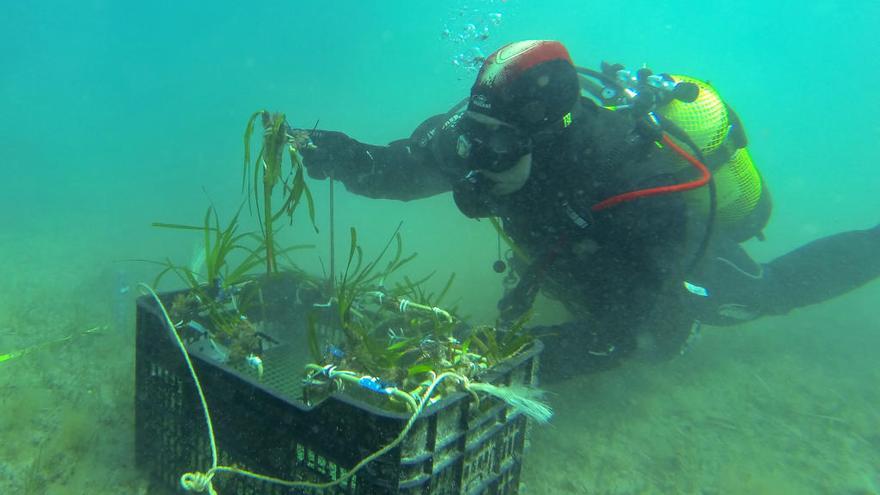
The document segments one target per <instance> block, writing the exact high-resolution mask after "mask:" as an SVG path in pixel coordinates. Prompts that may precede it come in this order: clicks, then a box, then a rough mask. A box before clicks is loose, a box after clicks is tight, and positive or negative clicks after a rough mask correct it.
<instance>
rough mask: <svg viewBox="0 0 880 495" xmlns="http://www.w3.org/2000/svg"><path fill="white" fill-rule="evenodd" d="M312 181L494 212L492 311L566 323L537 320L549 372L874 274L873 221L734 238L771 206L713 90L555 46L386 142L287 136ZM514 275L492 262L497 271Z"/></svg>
mask: <svg viewBox="0 0 880 495" xmlns="http://www.w3.org/2000/svg"><path fill="white" fill-rule="evenodd" d="M291 137H292V140H293V142H294V143H295V144H296V145H297V148H298V149H299V151H300V152H301V154H302V156H303V159H304V163H305V165H306V168H307V170H308V173H309V175H310V176H311V177H313V178H316V179H323V178H326V177H328V176H330V175H331V174H332V176H333V177H334V178H335V179H336V180H340V181H342V182H343V183H344V184H345V186H346V187H347V189H348V190H350V191H351V192H353V193H356V194H359V195H363V196H367V197H372V198H386V199H398V200H413V199H418V198H424V197H427V196H432V195H435V194H440V193H444V192H449V191H452V194H453V198H454V200H455V204H456V205H457V207H458V208H459V210H460V211H461V212H462V213H463V214H465V215H466V216H468V217H471V218H487V217H495V218H497V219H498V220H499V224H498V225H500V227H499V229H501V230H503V232H502V231H501V230H499V235H502V236H503V237H504V238H505V240H507V241H508V242H509V243H510V244H511V246H512V252H513V253H514V254H513V255H512V256H510V257H509V260H508V261H509V262H510V265H511V266H510V267H509V270H510V272H509V274H508V278H509V279H513V280H514V283H512V284H510V285H509V286H508V287H507V289H506V292H505V295H504V297H503V298H502V299H501V301H500V302H499V305H498V306H499V311H500V315H501V321H502V322H507V323H510V322H513V321H516V320H517V319H518V318H520V317H521V316H522V315H524V314H526V313H527V311H528V310H529V309H530V307H531V306H532V304H533V302H534V300H535V297H536V295H537V294H538V292H539V291H544V293H546V294H547V295H548V296H550V297H553V298H556V299H558V300H559V301H561V302H562V303H563V304H564V305H565V307H566V308H567V309H568V310H569V312H570V313H571V314H572V315H573V317H572V320H571V321H569V322H567V323H564V324H560V325H554V326H544V327H535V328H533V331H535V332H536V334H537V335H538V336H540V338H541V339H542V341H543V342H544V344H545V351H544V354H543V356H542V375H543V376H547V375H550V377H555V378H565V377H569V376H572V375H574V374H576V373H582V372H585V371H590V370H598V369H603V368H607V367H609V366H612V365H614V364H616V363H619V362H620V359H621V358H623V357H625V356H628V355H632V354H633V353H634V352H635V351H636V350H639V351H642V350H645V351H647V352H649V353H651V354H653V355H675V354H677V353H680V352H682V351H683V349H684V348H685V347H686V346H687V344H688V342H689V341H690V339H691V338H692V337H693V336H694V335H695V332H697V331H698V330H699V327H700V325H701V324H711V325H731V324H736V323H739V322H743V321H748V320H752V319H755V318H758V317H760V316H765V315H781V314H785V313H788V312H789V311H791V310H792V309H795V308H800V307H803V306H807V305H810V304H815V303H819V302H822V301H826V300H828V299H831V298H833V297H836V296H838V295H841V294H843V293H845V292H847V291H850V290H852V289H854V288H856V287H859V286H861V285H863V284H865V283H867V282H869V281H871V280H872V279H874V278H876V277H877V276H878V275H880V256H878V255H877V253H878V252H880V225H878V226H875V227H873V228H871V229H869V230H864V231H853V232H845V233H840V234H837V235H833V236H829V237H826V238H823V239H819V240H816V241H814V242H812V243H810V244H807V245H805V246H803V247H801V248H799V249H796V250H795V251H793V252H790V253H788V254H785V255H783V256H781V257H779V258H777V259H774V260H772V261H770V262H769V263H765V264H761V263H758V262H755V261H753V260H752V259H751V258H750V257H749V255H748V254H747V253H746V252H745V250H744V249H743V248H742V247H741V246H740V243H742V242H744V241H746V240H748V239H750V238H753V237H758V238H761V237H762V234H761V231H762V229H763V228H764V226H765V225H766V223H767V221H768V219H769V217H770V211H771V200H770V195H769V192H768V189H767V186H766V184H765V182H764V180H763V178H762V177H761V175H760V173H759V172H758V170H757V168H756V167H755V166H754V163H753V162H752V160H751V157H750V156H749V153H748V149H747V144H748V143H747V140H746V135H745V131H744V130H743V128H742V124H741V123H740V121H739V119H738V118H737V116H736V114H735V113H734V112H733V110H732V109H731V108H730V107H729V106H728V105H727V104H725V103H724V102H723V101H722V100H721V99H720V97H719V95H718V93H717V92H716V91H715V90H714V89H713V88H712V87H711V86H710V85H708V84H707V83H704V82H702V81H699V80H696V79H693V78H689V77H686V76H671V75H668V74H654V73H652V72H651V71H650V70H648V69H640V70H638V71H628V70H626V69H625V68H624V67H622V66H619V65H610V64H603V65H602V68H601V70H599V71H593V70H589V69H585V68H580V67H576V66H575V65H574V64H573V62H572V60H571V58H570V56H569V54H568V51H567V50H566V48H565V47H564V46H563V45H562V44H561V43H559V42H556V41H521V42H516V43H511V44H508V45H505V46H503V47H502V48H500V49H499V50H497V51H496V52H494V53H493V54H492V55H490V56H489V57H488V58H487V59H486V60H485V62H484V63H483V65H482V67H481V69H480V71H479V73H478V75H477V78H476V81H475V83H474V85H473V87H472V89H471V92H470V97H469V98H467V99H466V100H464V101H463V102H462V103H461V104H459V105H458V106H457V107H456V108H453V109H452V110H450V111H449V112H447V113H445V114H440V115H435V116H433V117H431V118H429V119H427V120H426V121H424V123H422V124H421V125H420V126H419V127H418V128H417V129H416V130H415V131H414V132H413V133H412V135H411V136H410V137H409V138H408V139H401V140H398V141H394V142H392V143H390V144H388V145H387V146H375V145H370V144H364V143H360V142H358V141H356V140H354V139H352V138H350V137H348V136H347V135H345V134H342V133H340V132H333V131H325V130H311V131H305V130H296V131H293V132H292V136H291ZM505 270H508V268H507V267H505V263H504V262H502V261H500V260H499V262H496V271H499V272H503V271H505Z"/></svg>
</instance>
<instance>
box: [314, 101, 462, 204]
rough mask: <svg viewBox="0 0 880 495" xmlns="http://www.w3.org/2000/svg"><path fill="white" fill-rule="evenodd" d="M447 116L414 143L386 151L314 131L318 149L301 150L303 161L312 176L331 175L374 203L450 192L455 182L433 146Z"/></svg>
mask: <svg viewBox="0 0 880 495" xmlns="http://www.w3.org/2000/svg"><path fill="white" fill-rule="evenodd" d="M443 117H445V115H437V116H434V117H431V118H430V119H428V120H426V121H425V122H424V123H422V125H420V126H419V127H418V128H417V129H416V131H415V132H414V133H413V135H412V136H411V137H410V138H408V139H400V140H397V141H394V142H392V143H390V144H388V145H387V146H376V145H371V144H365V143H361V142H359V141H357V140H355V139H352V138H350V137H349V136H347V135H345V134H343V133H341V132H334V131H323V130H316V131H312V132H310V133H309V137H310V138H311V140H312V142H313V143H314V145H315V147H314V148H311V149H303V150H301V152H302V155H303V159H304V160H303V161H304V163H305V165H306V168H307V169H308V172H309V175H310V176H311V177H313V178H316V179H324V178H327V177H329V176H330V175H331V174H332V175H333V178H334V179H336V180H339V181H341V182H342V183H343V184H345V187H346V188H347V189H348V190H349V191H351V192H353V193H355V194H359V195H362V196H367V197H371V198H383V199H399V200H404V201H408V200H412V199H418V198H425V197H428V196H433V195H435V194H439V193H442V192H446V191H449V190H451V189H452V182H451V179H450V176H449V174H448V173H444V170H445V168H444V166H443V163H441V162H440V160H439V159H438V157H437V153H435V152H434V149H435V148H436V146H435V143H434V142H433V139H435V138H436V136H437V134H438V131H437V129H438V128H439V127H440V126H441V125H442V124H443V122H444V121H445V119H444V118H443Z"/></svg>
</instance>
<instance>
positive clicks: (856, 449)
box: [0, 0, 880, 495]
mask: <svg viewBox="0 0 880 495" xmlns="http://www.w3.org/2000/svg"><path fill="white" fill-rule="evenodd" d="M2 12H3V14H2V15H0V41H2V43H0V46H2V49H0V116H2V119H0V150H2V163H3V164H2V170H3V172H4V174H5V179H4V180H2V181H0V218H2V223H0V225H2V227H3V230H2V231H0V241H2V244H0V263H2V273H3V277H2V278H0V438H2V441H0V494H12V493H17V494H37V493H40V494H42V493H46V494H77V495H79V494H85V493H89V494H108V495H109V494H114V495H115V494H120V493H143V494H146V493H159V492H158V489H155V488H151V486H153V485H154V483H153V482H152V481H151V480H150V479H148V477H147V475H146V474H145V472H144V471H142V470H139V469H138V466H137V465H136V462H135V457H134V437H133V421H134V419H133V418H134V400H133V397H134V379H133V361H134V300H135V297H136V296H137V295H139V292H138V289H137V285H136V284H137V283H138V282H140V281H143V282H148V283H152V282H153V280H154V278H155V277H156V275H157V273H158V272H159V270H160V269H161V267H159V266H158V265H156V264H153V263H149V262H144V261H139V260H154V261H159V262H162V261H163V260H166V259H168V260H173V261H174V262H175V263H179V264H182V265H189V264H190V263H191V260H193V259H194V258H195V257H197V256H198V252H199V248H200V246H201V238H200V237H199V234H198V233H195V234H194V233H191V232H186V231H181V230H175V229H162V228H156V227H153V226H151V224H152V223H153V222H165V223H176V224H190V225H201V223H202V220H203V217H204V214H205V209H206V208H207V207H208V206H209V205H212V204H213V205H214V206H215V207H216V208H217V211H218V213H219V214H220V217H221V219H229V218H231V217H232V216H233V215H234V214H235V212H236V211H237V209H238V208H239V206H240V205H241V204H242V202H243V200H245V198H246V197H247V196H246V194H245V193H243V192H242V158H243V152H244V151H243V141H242V135H243V133H244V131H245V125H246V123H247V119H248V118H249V117H250V116H251V115H252V114H253V113H254V112H255V111H257V110H260V109H267V110H270V111H280V112H284V113H285V114H286V115H287V118H288V119H289V121H290V122H291V123H292V124H293V125H295V126H298V127H302V128H309V129H310V128H312V127H314V126H316V125H318V126H319V127H320V128H322V129H332V130H338V131H342V132H345V133H346V134H348V135H349V136H351V137H353V138H355V139H358V140H360V141H363V142H367V143H373V144H385V143H388V142H390V141H392V140H395V139H400V138H404V137H408V136H409V135H410V133H411V132H412V131H413V130H414V129H415V127H416V126H417V125H418V124H419V123H421V122H422V121H423V120H424V119H425V118H427V117H429V116H431V115H434V114H438V113H443V112H446V111H447V110H448V109H449V108H450V107H452V106H453V105H454V104H456V103H457V102H458V101H460V100H461V99H462V98H464V97H466V96H467V95H468V91H469V89H470V86H471V84H472V82H473V80H474V77H475V75H476V72H475V67H476V64H478V62H479V60H480V57H481V56H485V55H488V54H489V53H491V52H492V51H493V50H495V49H496V48H498V47H500V46H501V45H503V44H505V43H509V42H512V41H516V40H523V39H556V40H560V41H562V42H563V43H565V44H566V46H567V47H568V49H569V51H570V53H571V56H572V58H573V59H574V60H575V62H576V63H577V64H579V65H584V66H588V67H598V65H599V63H600V62H601V61H603V60H604V61H610V62H620V63H623V64H625V65H627V66H630V67H639V66H641V65H643V64H645V65H647V66H649V67H651V68H653V69H654V70H656V71H658V72H669V73H684V74H689V75H692V76H694V77H698V78H702V79H706V80H709V81H711V83H712V85H713V86H714V87H715V88H716V89H718V91H719V92H720V94H721V95H723V97H724V99H725V101H727V102H728V103H729V104H731V105H732V106H733V107H734V108H736V111H737V113H738V114H739V116H740V118H741V119H742V120H743V122H744V124H745V127H746V129H747V130H748V134H749V140H750V141H749V144H750V152H751V154H752V157H753V158H754V159H755V161H756V164H757V166H758V167H759V168H760V170H761V173H762V175H763V177H764V179H765V180H766V182H767V184H768V185H769V187H770V190H771V192H772V194H773V200H774V211H773V217H772V219H771V221H770V224H769V226H768V227H767V229H766V230H765V234H766V240H765V241H763V242H759V241H750V242H749V243H747V244H746V248H747V249H748V251H749V252H750V253H751V254H752V255H753V256H754V257H755V259H758V260H760V261H768V260H770V259H773V258H774V257H776V256H779V255H781V254H783V253H786V252H789V251H791V250H792V249H795V248H796V247H798V246H801V245H803V244H805V243H807V242H809V241H811V240H814V239H816V238H819V237H822V236H827V235H830V234H834V233H837V232H840V231H844V230H855V229H865V228H869V227H873V226H875V225H877V222H878V221H880V194H878V191H880V169H878V162H880V152H878V146H877V143H878V142H880V120H878V118H877V113H878V111H880V92H878V91H877V90H876V81H878V80H880V58H878V57H877V53H876V52H877V50H876V48H877V37H876V30H877V26H878V24H880V2H875V1H868V0H857V1H852V2H836V1H811V2H804V1H799V2H794V1H787V0H780V1H775V2H763V1H758V0H746V1H742V2H729V1H716V0H711V1H707V2H701V3H695V2H688V1H684V0H650V1H647V0H633V1H628V2H585V1H571V0H566V1H554V2H538V1H534V0H533V1H527V0H507V1H500V0H494V1H493V0H473V1H467V2H465V1H462V0H448V1H444V2H426V1H412V2H404V1H397V0H395V1H383V2H363V1H353V0H346V1H329V2H296V1H286V2H285V1H281V2H260V1H257V2H236V1H229V0H218V1H213V2H203V1H190V2H179V1H167V0H159V1H153V2H122V1H112V0H108V1H100V0H92V1H73V0H66V1H65V0H58V1H49V2H12V1H6V2H4V5H3V8H2ZM308 184H309V187H310V188H311V191H312V193H313V194H314V199H315V208H316V214H317V221H316V223H317V227H318V232H317V233H316V232H315V230H314V229H313V228H312V226H311V224H310V222H309V219H308V215H307V214H306V211H305V209H304V208H301V209H300V210H299V211H297V213H296V215H295V217H294V220H293V226H292V227H288V228H286V229H285V230H283V231H282V233H281V234H280V236H281V237H280V239H279V242H281V243H282V244H312V245H314V247H313V248H311V249H308V250H302V251H296V252H294V254H293V258H294V261H295V262H296V263H297V265H298V266H300V267H302V268H303V269H305V270H307V271H309V272H311V273H314V274H318V275H320V274H322V273H325V272H326V270H327V267H328V266H329V265H328V263H329V261H328V260H329V258H328V254H327V253H328V251H329V249H328V244H329V220H328V209H329V208H328V206H329V191H328V183H327V182H326V181H315V180H311V179H308ZM334 210H335V230H336V253H337V255H339V256H345V255H346V254H347V253H348V249H349V236H348V233H349V227H354V228H356V229H357V231H358V239H359V241H360V242H361V244H362V245H363V247H364V251H365V252H366V253H376V252H378V251H379V250H380V249H381V248H382V246H383V245H384V244H385V242H386V241H387V239H388V238H389V236H391V235H392V234H393V232H394V230H395V228H396V227H397V226H398V224H400V223H401V222H402V227H401V233H402V238H403V245H404V248H405V250H406V251H407V252H416V253H418V256H417V258H416V259H415V260H414V261H413V262H412V263H411V264H410V265H407V267H406V274H407V275H408V276H411V277H413V278H414V279H420V278H422V277H423V276H425V275H427V274H429V273H431V272H436V275H435V276H434V277H433V278H432V279H431V281H430V282H429V284H435V285H442V283H443V282H445V281H446V280H447V278H448V277H449V276H450V274H452V273H455V274H456V278H455V283H454V285H453V287H452V290H451V294H450V295H451V296H453V297H451V299H455V300H456V301H457V304H458V307H459V309H460V312H461V313H462V314H465V315H468V317H469V319H470V321H472V322H475V323H491V322H493V321H494V320H495V318H496V316H497V311H496V303H497V301H498V299H499V297H500V296H501V295H502V290H503V287H502V278H503V277H502V276H499V275H498V274H496V273H495V272H493V270H492V264H493V262H494V261H495V260H496V259H497V257H498V239H497V237H496V232H495V230H494V229H493V227H492V225H491V223H489V222H488V221H475V220H470V219H467V218H466V217H465V216H464V215H462V214H461V213H459V211H458V210H457V208H456V206H455V204H454V202H453V200H452V196H451V194H441V195H438V196H434V197H431V198H427V199H423V200H416V201H409V202H400V201H390V200H373V199H368V198H364V197H360V196H355V195H353V194H351V193H349V192H347V191H345V189H344V187H343V186H342V185H341V184H337V185H336V187H335V203H334ZM241 222H242V224H243V227H242V228H243V229H244V230H258V229H259V226H258V223H257V221H256V219H255V218H254V217H253V216H252V215H251V214H250V213H249V212H248V209H247V207H246V206H245V208H244V209H243V210H242V214H241ZM340 263H341V262H339V261H337V266H338V265H339V264H340ZM175 287H176V286H175V284H174V283H173V281H172V280H171V277H166V278H165V280H164V282H163V284H162V286H161V287H160V288H161V289H163V290H165V289H171V288H175ZM878 296H880V284H878V282H876V281H875V282H873V283H870V284H868V285H866V286H864V287H862V288H860V289H858V290H856V291H853V292H851V293H849V294H846V295H844V296H842V297H839V298H836V299H833V300H831V301H829V302H827V303H822V304H819V305H816V306H812V307H809V308H805V309H800V310H796V311H794V312H792V313H791V314H788V315H785V316H777V317H767V318H763V319H761V320H758V321H755V322H752V323H748V324H742V325H739V326H733V327H724V328H714V327H707V328H705V329H704V332H703V337H702V339H701V340H700V341H699V342H697V343H696V344H695V345H694V346H692V348H691V349H690V350H689V352H688V353H686V354H684V355H683V356H681V357H679V358H676V359H674V360H671V361H665V362H640V361H633V362H628V363H625V364H624V365H623V366H621V367H619V368H616V369H614V370H611V371H606V372H602V373H599V374H594V375H584V376H581V377H578V378H575V379H572V380H568V381H565V382H562V383H554V384H552V385H548V390H549V392H550V394H549V397H550V400H551V403H552V405H553V406H554V408H555V410H556V415H555V416H554V418H553V420H552V421H551V423H550V424H549V425H547V426H540V427H539V426H536V427H533V428H532V429H531V433H530V438H529V442H528V443H529V445H528V448H527V451H526V455H525V459H524V474H523V480H522V486H521V492H522V493H527V494H557V493H565V494H614V495H624V494H672V493H686V494H703V495H710V494H719V495H720V494H740V493H742V494H814V493H815V494H827V493H834V494H847V495H856V494H865V495H867V494H880V390H878V387H877V383H878V382H880V366H878V364H877V363H878V359H877V349H880V318H878V316H877V311H876V310H877V303H878V300H880V299H878ZM566 318H567V315H566V314H565V312H564V310H563V309H562V308H561V306H560V305H559V304H558V303H555V302H553V301H550V300H545V299H542V300H541V301H539V304H538V309H537V311H536V314H535V317H534V323H554V322H559V321H564V320H565V319H566ZM96 327H99V328H100V331H96V332H87V330H89V329H93V328H96ZM68 337H69V338H68ZM571 359H572V360H577V359H578V355H577V353H576V350H574V349H573V350H572V355H571Z"/></svg>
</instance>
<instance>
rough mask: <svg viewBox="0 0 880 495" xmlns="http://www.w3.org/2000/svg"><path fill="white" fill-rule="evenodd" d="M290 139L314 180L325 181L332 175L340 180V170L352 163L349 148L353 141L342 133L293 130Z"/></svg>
mask: <svg viewBox="0 0 880 495" xmlns="http://www.w3.org/2000/svg"><path fill="white" fill-rule="evenodd" d="M289 139H290V141H291V144H292V145H293V146H295V147H296V150H297V151H298V152H299V154H300V156H302V159H303V165H305V166H306V171H307V172H308V174H309V177H311V178H313V179H317V180H323V179H326V178H328V177H330V176H331V175H335V176H336V178H337V179H340V178H341V177H340V174H341V172H343V170H340V168H345V167H346V166H347V165H348V164H350V162H351V159H350V155H351V153H350V152H349V151H348V146H349V143H350V142H353V140H352V139H351V138H349V137H348V136H346V135H345V134H343V133H341V132H335V131H322V130H305V129H291V130H290V132H289Z"/></svg>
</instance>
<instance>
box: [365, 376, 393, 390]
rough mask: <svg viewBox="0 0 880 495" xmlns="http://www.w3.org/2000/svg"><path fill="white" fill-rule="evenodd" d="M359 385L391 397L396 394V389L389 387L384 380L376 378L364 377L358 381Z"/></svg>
mask: <svg viewBox="0 0 880 495" xmlns="http://www.w3.org/2000/svg"><path fill="white" fill-rule="evenodd" d="M358 385H360V386H361V387H364V388H365V389H367V390H372V391H373V392H377V393H380V394H382V395H391V394H393V393H394V388H392V387H388V386H387V385H386V384H385V383H383V382H382V380H380V379H379V378H376V377H374V376H362V377H361V378H360V380H358Z"/></svg>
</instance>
